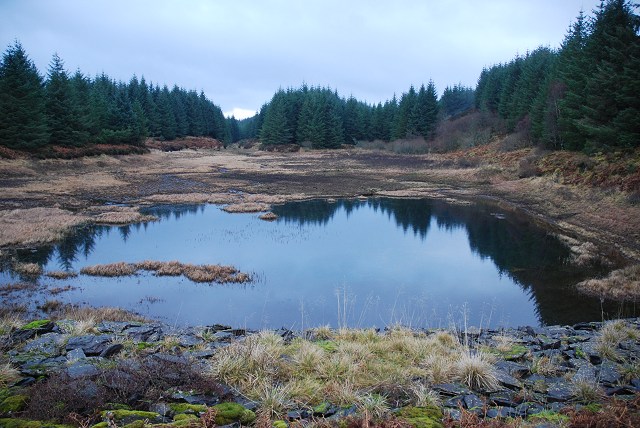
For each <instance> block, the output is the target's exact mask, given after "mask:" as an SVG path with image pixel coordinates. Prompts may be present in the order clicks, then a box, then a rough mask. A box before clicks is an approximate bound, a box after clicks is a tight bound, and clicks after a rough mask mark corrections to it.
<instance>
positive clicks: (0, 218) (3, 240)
mask: <svg viewBox="0 0 640 428" xmlns="http://www.w3.org/2000/svg"><path fill="white" fill-rule="evenodd" d="M87 221H88V218H87V217H85V216H82V215H77V214H73V213H71V212H70V211H66V210H62V209H60V208H28V209H18V210H10V211H0V246H5V245H12V244H14V245H15V244H21V245H24V244H36V245H37V244H45V243H48V242H54V241H57V240H59V239H61V238H62V237H63V236H64V235H65V234H66V233H68V232H69V231H70V230H71V228H72V227H74V226H78V225H80V224H83V223H86V222H87Z"/></svg>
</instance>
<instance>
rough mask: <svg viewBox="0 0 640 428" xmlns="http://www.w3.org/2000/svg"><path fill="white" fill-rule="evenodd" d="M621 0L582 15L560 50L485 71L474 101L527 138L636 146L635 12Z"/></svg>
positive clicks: (639, 119) (579, 146)
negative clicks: (524, 134)
mask: <svg viewBox="0 0 640 428" xmlns="http://www.w3.org/2000/svg"><path fill="white" fill-rule="evenodd" d="M636 7H637V6H635V5H633V4H632V3H630V2H628V1H626V0H608V1H605V2H602V4H601V5H600V7H599V8H598V10H597V11H595V14H594V16H592V17H587V16H585V14H584V13H582V12H581V13H580V14H579V15H578V17H577V19H576V21H575V22H574V23H573V24H572V25H571V27H570V29H569V31H568V34H567V35H566V37H565V39H564V41H563V43H562V45H561V47H560V49H559V50H557V51H555V50H551V49H549V48H545V47H540V48H538V49H536V50H535V51H533V52H530V53H527V54H526V55H525V56H518V57H516V58H514V59H513V60H511V61H510V62H509V63H507V64H498V65H495V66H493V67H491V68H488V69H485V70H483V71H482V73H481V75H480V78H479V80H478V85H477V87H476V107H477V108H479V109H483V110H488V111H491V112H494V113H496V114H497V115H499V116H500V117H501V118H503V119H504V120H505V121H506V125H507V128H508V130H510V131H513V130H516V131H518V130H523V131H526V132H527V133H529V137H530V140H531V142H532V143H535V144H542V145H544V146H546V147H548V148H551V149H567V150H582V151H585V152H587V153H594V152H597V151H606V150H610V149H613V148H631V147H638V146H640V97H639V96H638V95H639V94H640V36H639V34H638V30H639V29H640V17H639V16H638V15H636V14H635V13H634V9H635V8H636Z"/></svg>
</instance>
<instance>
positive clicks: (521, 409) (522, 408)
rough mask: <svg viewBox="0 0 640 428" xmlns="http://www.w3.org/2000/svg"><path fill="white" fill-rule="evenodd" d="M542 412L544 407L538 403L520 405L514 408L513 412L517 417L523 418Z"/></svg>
mask: <svg viewBox="0 0 640 428" xmlns="http://www.w3.org/2000/svg"><path fill="white" fill-rule="evenodd" d="M543 410H544V407H543V406H541V405H540V404H538V403H522V404H519V405H518V406H516V407H515V411H516V412H517V413H518V415H519V416H521V417H525V416H529V415H535V414H536V413H540V412H541V411H543Z"/></svg>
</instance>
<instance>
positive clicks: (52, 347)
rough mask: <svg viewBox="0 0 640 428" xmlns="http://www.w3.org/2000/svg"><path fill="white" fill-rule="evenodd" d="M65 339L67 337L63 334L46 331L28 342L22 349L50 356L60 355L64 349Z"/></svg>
mask: <svg viewBox="0 0 640 428" xmlns="http://www.w3.org/2000/svg"><path fill="white" fill-rule="evenodd" d="M64 339H65V337H64V335H62V334H59V333H46V334H43V335H42V336H40V337H37V338H35V339H33V340H32V341H30V342H29V343H27V344H26V345H25V346H24V348H22V351H23V352H32V353H37V354H40V355H46V356H48V357H54V356H58V355H60V351H61V350H62V345H63V342H64Z"/></svg>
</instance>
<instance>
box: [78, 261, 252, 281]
mask: <svg viewBox="0 0 640 428" xmlns="http://www.w3.org/2000/svg"><path fill="white" fill-rule="evenodd" d="M139 270H146V271H152V272H155V273H156V275H158V276H180V275H184V276H186V277H187V278H189V279H190V280H191V281H193V282H218V283H221V284H225V283H246V282H251V281H252V278H251V275H249V274H246V273H243V272H240V271H239V270H238V269H236V268H234V267H233V266H221V265H193V264H189V263H181V262H178V261H169V262H161V261H155V260H145V261H142V262H138V263H125V262H118V263H112V264H106V265H93V266H86V267H84V268H82V269H81V270H80V273H82V274H85V275H92V276H107V277H114V276H129V275H134V274H136V273H137V272H138V271H139Z"/></svg>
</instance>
